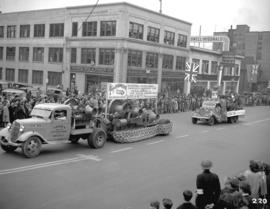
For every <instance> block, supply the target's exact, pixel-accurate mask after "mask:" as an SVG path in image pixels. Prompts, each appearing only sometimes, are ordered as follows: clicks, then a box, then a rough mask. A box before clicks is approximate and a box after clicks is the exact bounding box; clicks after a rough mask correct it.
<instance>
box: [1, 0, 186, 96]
mask: <svg viewBox="0 0 270 209" xmlns="http://www.w3.org/2000/svg"><path fill="white" fill-rule="evenodd" d="M92 9H93V6H77V7H68V8H61V9H48V10H36V11H24V12H14V13H2V14H0V80H3V81H8V82H18V83H23V84H28V85H31V86H39V87H41V88H43V89H44V88H46V86H57V85H58V84H63V87H64V89H67V88H74V87H75V86H76V87H77V89H78V90H79V91H80V92H82V93H83V92H89V91H91V89H92V88H97V87H98V86H100V84H101V83H102V82H135V83H158V84H159V87H160V90H164V89H167V90H171V91H176V90H178V89H179V90H180V91H181V92H182V91H183V86H184V74H185V73H184V70H185V63H186V60H187V59H188V57H189V50H190V49H189V41H190V33H191V23H188V22H186V21H182V20H179V19H176V18H173V17H170V16H167V15H164V14H160V13H158V12H154V11H151V10H148V9H145V8H142V7H138V6H135V5H132V4H129V3H112V4H102V5H98V7H96V8H95V9H94V11H93V13H92V14H90V11H91V10H92ZM89 15H90V16H89ZM87 16H89V18H88V19H86V18H87Z"/></svg>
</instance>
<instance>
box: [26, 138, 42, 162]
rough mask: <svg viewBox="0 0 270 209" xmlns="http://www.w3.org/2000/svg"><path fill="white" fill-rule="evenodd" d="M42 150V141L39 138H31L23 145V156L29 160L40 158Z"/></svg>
mask: <svg viewBox="0 0 270 209" xmlns="http://www.w3.org/2000/svg"><path fill="white" fill-rule="evenodd" d="M40 150H41V141H40V139H39V137H37V136H31V137H29V138H28V139H27V140H26V141H25V142H24V143H23V145H22V151H23V154H24V155H25V157H27V158H31V157H36V156H38V155H39V153H40Z"/></svg>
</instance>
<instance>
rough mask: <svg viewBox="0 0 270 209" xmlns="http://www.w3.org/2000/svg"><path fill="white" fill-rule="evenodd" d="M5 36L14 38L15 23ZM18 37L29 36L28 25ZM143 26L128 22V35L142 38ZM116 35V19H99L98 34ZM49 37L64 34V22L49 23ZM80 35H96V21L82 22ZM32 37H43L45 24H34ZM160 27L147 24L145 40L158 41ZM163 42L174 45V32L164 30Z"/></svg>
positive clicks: (0, 29)
mask: <svg viewBox="0 0 270 209" xmlns="http://www.w3.org/2000/svg"><path fill="white" fill-rule="evenodd" d="M79 29H80V28H79V27H78V22H73V23H72V36H74V37H76V36H77V35H78V30H79ZM4 31H5V28H4V26H0V38H4ZM6 33H7V35H6V37H7V38H16V25H8V26H7V28H6ZM19 33H20V38H29V37H30V25H29V24H28V25H20V31H19ZM143 33H144V26H143V25H142V24H138V23H134V22H130V23H129V37H130V38H135V39H141V40H143ZM115 35H116V21H101V22H100V36H115ZM49 36H50V37H63V36H64V23H53V24H50V32H49ZM82 36H83V37H85V36H97V21H91V22H83V24H82ZM34 37H45V24H34ZM159 38H160V29H159V28H155V27H151V26H148V29H147V41H151V42H157V43H159ZM163 43H165V44H168V45H174V43H175V33H174V32H171V31H165V32H164V39H163ZM177 46H179V47H186V46H187V36H186V35H183V34H178V39H177Z"/></svg>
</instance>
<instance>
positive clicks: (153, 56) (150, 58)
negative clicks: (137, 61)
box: [145, 52, 158, 68]
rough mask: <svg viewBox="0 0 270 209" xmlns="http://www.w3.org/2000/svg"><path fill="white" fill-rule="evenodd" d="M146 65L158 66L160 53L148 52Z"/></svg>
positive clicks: (150, 66)
mask: <svg viewBox="0 0 270 209" xmlns="http://www.w3.org/2000/svg"><path fill="white" fill-rule="evenodd" d="M145 66H146V67H149V68H158V53H152V52H147V54H146V63H145Z"/></svg>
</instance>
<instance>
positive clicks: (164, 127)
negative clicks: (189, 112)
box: [112, 120, 172, 143]
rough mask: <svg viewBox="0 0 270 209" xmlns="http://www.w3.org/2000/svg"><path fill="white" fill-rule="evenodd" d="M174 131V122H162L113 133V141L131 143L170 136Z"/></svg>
mask: <svg viewBox="0 0 270 209" xmlns="http://www.w3.org/2000/svg"><path fill="white" fill-rule="evenodd" d="M171 131H172V122H171V121H169V120H161V121H160V123H158V124H157V125H154V126H150V127H144V128H138V129H129V130H121V131H113V132H112V136H113V140H114V141H115V142H118V143H131V142H137V141H141V140H144V139H148V138H151V137H154V136H156V135H168V134H169V133H170V132H171Z"/></svg>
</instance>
